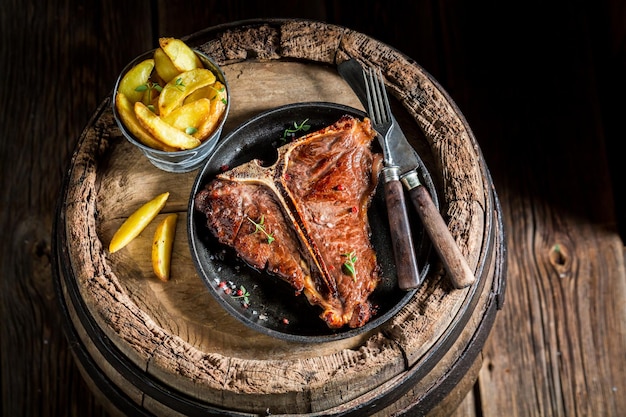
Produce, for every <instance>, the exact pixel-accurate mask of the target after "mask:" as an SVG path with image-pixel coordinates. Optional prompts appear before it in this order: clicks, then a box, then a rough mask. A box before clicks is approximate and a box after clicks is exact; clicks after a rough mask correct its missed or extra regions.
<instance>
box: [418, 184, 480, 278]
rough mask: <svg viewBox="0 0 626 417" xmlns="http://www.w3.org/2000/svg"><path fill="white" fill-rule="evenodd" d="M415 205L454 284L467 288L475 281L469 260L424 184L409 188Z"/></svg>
mask: <svg viewBox="0 0 626 417" xmlns="http://www.w3.org/2000/svg"><path fill="white" fill-rule="evenodd" d="M409 195H410V196H411V200H412V201H413V205H414V206H415V208H416V209H417V212H418V214H419V216H420V218H421V219H422V223H423V225H424V229H426V233H428V235H429V236H430V240H431V242H432V244H433V246H434V248H435V250H436V251H437V253H438V254H439V257H440V258H441V261H442V262H443V265H444V267H445V268H446V271H447V272H448V275H449V278H450V280H451V281H452V285H453V286H454V287H455V288H459V289H460V288H465V287H467V286H469V285H472V283H473V282H474V281H475V279H476V278H475V276H474V273H473V272H472V270H471V269H470V267H469V265H468V264H467V260H466V259H465V257H464V256H463V254H462V253H461V250H460V249H459V246H458V245H457V244H456V241H455V240H454V238H453V237H452V234H451V233H450V229H448V226H447V225H446V223H445V222H444V221H443V218H442V217H441V213H439V210H437V207H436V206H435V203H433V200H432V198H431V197H430V193H429V192H428V190H427V189H426V187H424V186H423V185H421V184H420V185H417V186H415V187H413V188H411V189H409Z"/></svg>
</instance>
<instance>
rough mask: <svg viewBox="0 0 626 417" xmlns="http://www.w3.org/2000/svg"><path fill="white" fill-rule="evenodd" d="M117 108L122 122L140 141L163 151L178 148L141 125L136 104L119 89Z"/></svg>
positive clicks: (116, 96)
mask: <svg viewBox="0 0 626 417" xmlns="http://www.w3.org/2000/svg"><path fill="white" fill-rule="evenodd" d="M115 108H116V109H117V114H118V115H119V116H120V119H122V123H124V125H125V126H126V128H127V129H128V130H129V131H130V133H132V134H133V136H135V138H137V140H139V142H141V143H143V144H144V145H146V146H149V147H151V148H153V149H158V150H161V151H168V152H171V151H175V150H176V148H173V147H171V146H167V145H166V144H165V143H163V142H161V141H158V140H156V139H155V138H154V137H153V136H152V135H151V134H150V133H149V132H148V131H147V130H146V129H144V128H143V126H141V124H140V123H139V120H137V117H136V116H135V110H134V104H133V103H131V102H130V100H128V97H126V96H125V95H124V94H122V93H120V92H119V91H118V92H117V94H116V95H115Z"/></svg>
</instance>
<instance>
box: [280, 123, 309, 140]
mask: <svg viewBox="0 0 626 417" xmlns="http://www.w3.org/2000/svg"><path fill="white" fill-rule="evenodd" d="M308 121H309V119H305V120H303V121H302V122H301V123H300V124H298V123H296V122H293V127H288V128H287V129H285V131H284V132H283V136H282V137H281V138H280V140H281V142H282V143H286V142H287V140H288V139H293V138H294V137H295V136H296V133H298V132H306V131H308V130H309V129H310V128H311V125H309V124H306V123H307V122H308Z"/></svg>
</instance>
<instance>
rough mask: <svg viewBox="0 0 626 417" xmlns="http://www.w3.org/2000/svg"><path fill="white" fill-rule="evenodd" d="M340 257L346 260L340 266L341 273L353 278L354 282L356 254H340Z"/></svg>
mask: <svg viewBox="0 0 626 417" xmlns="http://www.w3.org/2000/svg"><path fill="white" fill-rule="evenodd" d="M341 256H343V257H345V258H347V259H346V261H345V262H344V263H343V265H342V269H343V271H344V272H345V273H346V274H347V275H350V276H352V277H354V280H355V281H356V268H355V264H356V261H357V257H356V253H354V251H352V252H350V253H342V254H341Z"/></svg>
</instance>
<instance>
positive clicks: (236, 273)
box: [187, 102, 438, 342]
mask: <svg viewBox="0 0 626 417" xmlns="http://www.w3.org/2000/svg"><path fill="white" fill-rule="evenodd" d="M346 114H348V115H352V116H354V117H359V118H363V117H365V116H366V115H365V113H363V112H362V111H360V110H357V109H355V108H352V107H348V106H344V105H340V104H335V103H327V102H306V103H296V104H289V105H286V106H281V107H278V108H275V109H273V110H269V111H266V112H264V113H261V114H259V115H257V116H255V117H253V118H252V119H250V120H248V121H246V122H244V123H243V124H241V125H240V126H239V127H237V128H235V129H234V130H233V131H232V132H230V133H229V134H228V135H226V136H225V137H224V138H223V139H222V140H221V141H220V142H219V144H218V145H217V147H216V148H215V150H214V152H213V154H212V155H211V156H210V157H209V159H208V160H207V162H206V163H205V165H204V166H203V167H202V169H201V170H200V172H199V174H198V176H197V177H196V180H195V182H194V185H193V187H192V190H191V196H190V199H189V207H188V225H187V226H188V227H187V230H188V238H189V245H190V249H191V254H192V258H193V261H194V263H195V266H196V269H197V271H198V274H199V275H200V277H201V278H202V280H203V281H204V283H205V284H206V286H207V287H208V289H209V293H210V294H211V295H212V296H213V297H215V299H216V300H217V301H218V302H219V303H220V304H221V305H222V306H223V307H224V308H225V309H226V310H227V311H228V312H229V313H230V314H232V315H233V316H234V317H236V318H237V319H239V320H240V321H241V322H243V323H244V324H245V325H247V326H249V327H251V328H253V329H255V330H258V331H260V332H262V333H265V334H267V335H270V336H273V337H277V338H280V339H284V340H289V341H294V342H327V341H331V340H337V339H343V338H348V337H353V336H356V335H358V334H362V333H364V332H367V331H370V330H372V329H374V328H376V327H378V326H380V325H382V324H383V323H385V322H386V321H387V320H388V319H389V318H391V317H392V316H394V315H395V314H396V313H397V312H398V311H399V310H400V309H401V308H402V307H403V306H404V305H405V304H406V303H407V302H408V301H409V300H410V299H411V297H412V295H413V294H414V293H415V291H416V290H412V291H402V290H400V289H399V288H398V286H397V277H396V274H395V263H394V257H393V253H392V247H391V238H390V233H389V226H388V220H387V208H386V205H385V201H384V196H383V192H382V187H378V190H377V193H376V195H375V197H374V199H373V201H372V205H371V207H370V210H369V213H368V216H369V220H370V227H371V230H372V243H373V245H374V249H375V250H376V254H377V259H378V262H379V264H380V266H381V269H382V274H381V276H382V280H381V282H380V284H379V286H378V287H377V289H376V290H375V292H374V293H373V294H372V295H371V296H370V300H371V302H372V304H373V305H374V306H376V311H377V312H376V314H375V315H374V316H373V317H372V318H371V319H370V321H369V322H368V323H367V324H366V325H364V326H363V327H360V328H358V329H350V328H348V327H346V328H342V329H337V330H333V329H330V328H328V326H327V325H326V323H324V322H323V321H322V319H321V318H319V314H320V312H321V310H320V309H319V308H318V307H314V306H311V305H310V304H309V303H308V301H307V300H306V298H305V296H304V295H300V296H295V295H294V290H293V289H292V288H291V287H290V286H289V285H288V284H287V283H285V282H283V281H281V280H280V279H278V278H276V277H275V276H272V275H270V274H268V273H265V272H264V271H258V270H256V269H254V268H252V267H250V266H248V265H247V264H245V263H244V262H243V261H241V260H240V259H239V258H238V257H237V255H236V254H235V252H234V251H233V250H232V249H230V248H228V247H226V246H224V245H222V244H220V243H219V242H218V241H217V239H215V238H214V237H213V235H212V234H211V233H210V232H209V230H208V229H207V227H206V216H205V215H204V214H203V213H200V212H198V211H196V210H195V209H194V207H193V199H194V197H195V195H196V194H197V193H198V192H199V191H200V190H202V189H203V188H204V186H205V185H206V184H207V183H208V182H209V181H210V180H211V179H213V177H214V176H215V175H216V174H218V173H219V172H220V171H222V170H223V169H224V167H229V168H233V167H236V166H238V165H241V164H243V163H245V162H248V161H250V160H252V159H255V158H256V159H260V160H262V161H266V164H267V165H271V164H272V163H273V162H274V161H275V160H276V157H277V152H276V148H277V147H279V146H281V145H282V144H283V142H281V138H282V136H283V134H284V132H285V130H286V129H288V128H293V127H294V123H297V124H300V123H302V122H303V121H305V120H307V123H306V124H308V125H310V129H309V130H308V132H307V133H310V132H314V131H316V130H318V129H321V128H323V127H326V126H328V125H330V124H332V123H334V122H336V121H337V120H339V118H341V116H343V115H346ZM377 146H378V145H377V144H376V145H375V148H374V149H375V150H376V151H379V149H378V148H377ZM420 167H421V169H422V171H421V177H422V180H423V183H424V184H425V185H426V186H427V187H428V190H429V191H430V193H431V195H432V196H433V201H435V204H437V205H438V200H437V196H436V191H435V188H434V185H433V181H432V178H431V177H430V175H429V173H428V172H427V171H426V170H425V169H424V165H423V164H420ZM410 217H411V218H412V219H413V221H412V223H413V224H412V229H413V230H412V232H413V239H414V246H415V250H416V254H417V259H418V265H419V267H420V274H421V275H422V279H424V277H425V276H426V274H427V273H428V270H429V267H430V262H429V257H430V251H431V244H430V241H429V240H428V238H427V236H425V233H424V230H423V228H422V226H421V224H420V222H419V218H418V217H417V215H414V213H412V212H410ZM242 287H243V288H244V289H245V293H247V294H249V295H248V296H247V297H246V296H245V293H244V296H239V297H238V296H237V290H238V289H241V288H242ZM226 288H228V290H226V291H225V289H226Z"/></svg>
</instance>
